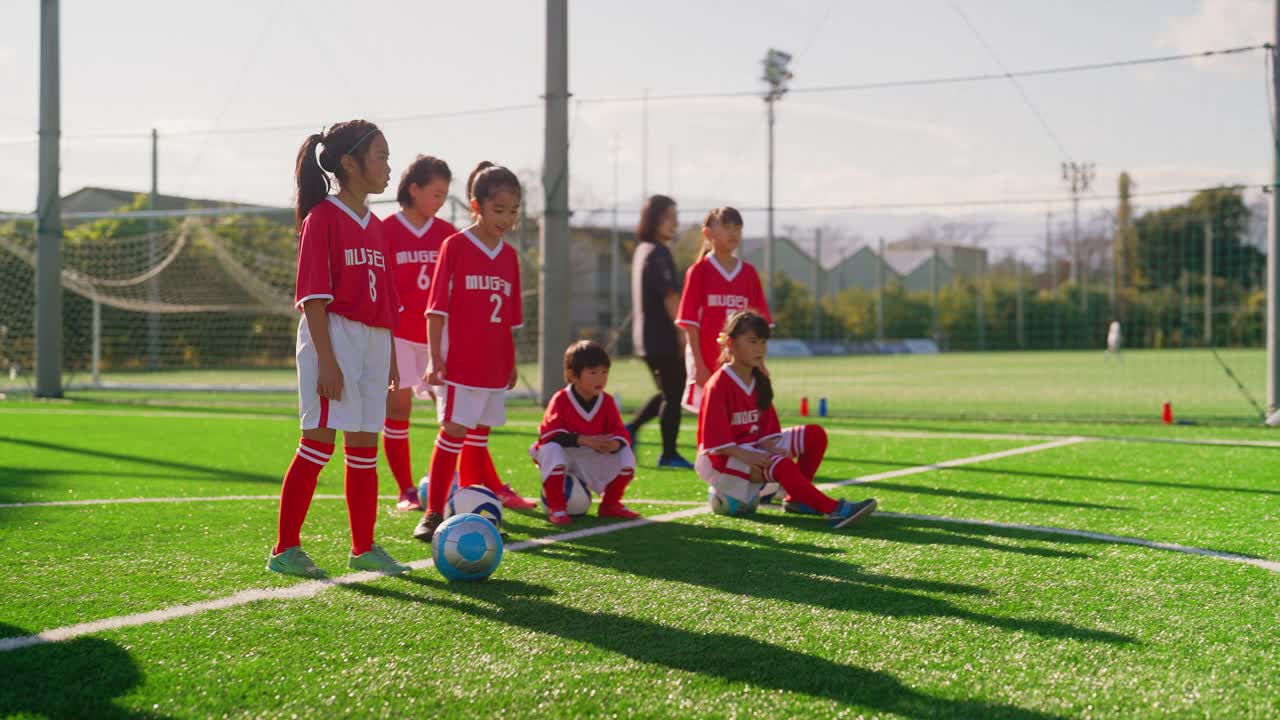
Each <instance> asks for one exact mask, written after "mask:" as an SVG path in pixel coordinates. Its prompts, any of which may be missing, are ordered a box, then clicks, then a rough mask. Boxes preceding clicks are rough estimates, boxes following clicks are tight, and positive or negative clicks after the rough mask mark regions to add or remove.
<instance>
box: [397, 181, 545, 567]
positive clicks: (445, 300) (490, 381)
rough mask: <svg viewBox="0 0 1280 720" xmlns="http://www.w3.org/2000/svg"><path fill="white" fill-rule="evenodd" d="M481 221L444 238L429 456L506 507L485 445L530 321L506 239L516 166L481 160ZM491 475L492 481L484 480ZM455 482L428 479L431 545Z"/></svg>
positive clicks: (474, 200) (433, 342)
mask: <svg viewBox="0 0 1280 720" xmlns="http://www.w3.org/2000/svg"><path fill="white" fill-rule="evenodd" d="M467 192H468V195H469V196H470V201H471V211H472V214H473V215H474V217H475V222H474V223H473V224H472V225H471V226H470V227H468V228H466V229H465V230H463V231H462V232H460V233H458V234H456V235H454V236H452V237H450V238H449V239H447V240H445V241H444V245H443V246H441V248H440V259H439V262H438V263H437V265H436V270H435V274H434V275H433V276H432V278H431V295H430V298H429V300H428V301H427V336H428V343H429V345H430V353H431V359H430V363H429V365H428V371H427V383H428V384H430V385H433V386H437V387H438V388H439V389H438V390H437V391H436V417H437V418H438V419H439V420H440V434H439V435H438V436H437V437H436V445H435V450H434V451H433V452H432V453H431V473H430V475H431V477H433V478H451V477H453V472H454V468H455V467H458V461H459V457H458V456H459V455H461V456H462V458H461V460H462V462H461V467H460V468H459V470H460V474H461V476H462V478H461V484H462V485H475V484H485V485H486V486H489V487H490V489H492V486H493V485H498V486H499V487H501V488H503V490H504V493H505V495H506V497H503V501H504V502H503V504H504V505H506V506H507V507H512V505H511V504H510V502H508V500H509V499H510V498H511V496H515V497H516V498H518V499H519V500H520V501H521V502H522V506H523V508H524V509H528V508H530V507H533V503H530V502H528V501H525V500H524V499H523V498H520V497H519V496H518V495H516V494H515V492H514V491H512V490H511V489H510V488H509V487H506V486H503V485H501V483H500V481H498V479H497V472H496V471H494V470H493V459H492V458H491V457H489V450H488V447H487V443H488V436H489V429H490V428H493V427H498V426H501V425H504V424H506V421H507V414H506V394H507V390H509V389H510V388H513V387H515V384H516V352H515V342H514V340H513V338H512V331H513V330H515V329H517V328H519V327H520V326H521V325H523V324H524V313H523V307H522V305H521V297H520V292H521V291H520V259H519V258H518V257H517V255H516V251H515V248H512V247H511V246H510V245H508V244H507V243H505V242H503V240H502V236H503V235H504V234H506V232H507V231H508V230H510V229H511V228H512V227H514V226H515V224H516V221H517V220H519V217H520V200H521V188H520V180H519V179H518V178H517V177H516V175H515V173H513V172H511V171H510V170H508V169H506V168H504V167H499V166H496V165H494V164H493V163H490V162H482V163H480V165H479V166H477V167H476V169H475V171H473V172H472V174H471V178H470V179H469V180H468V182H467ZM486 481H487V482H486ZM449 485H450V483H448V482H432V483H430V485H428V495H427V510H426V512H425V513H423V516H422V521H421V522H419V523H418V526H417V527H416V528H414V531H413V536H414V537H415V538H417V539H419V540H421V541H423V542H431V537H432V535H434V534H435V531H436V528H437V527H438V526H439V525H440V523H441V522H442V521H443V519H444V515H443V511H444V505H445V502H446V500H447V499H448V492H449Z"/></svg>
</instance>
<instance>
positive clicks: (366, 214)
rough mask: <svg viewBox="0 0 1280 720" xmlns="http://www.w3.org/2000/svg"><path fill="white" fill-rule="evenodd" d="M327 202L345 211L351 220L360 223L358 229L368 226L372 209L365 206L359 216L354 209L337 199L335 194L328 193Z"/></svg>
mask: <svg viewBox="0 0 1280 720" xmlns="http://www.w3.org/2000/svg"><path fill="white" fill-rule="evenodd" d="M329 202H331V203H333V204H334V205H337V206H338V207H339V208H341V210H342V212H344V213H346V214H347V215H348V216H349V217H350V218H351V219H352V220H355V221H356V222H358V223H360V229H362V230H364V229H367V228H368V227H369V218H371V217H373V211H372V210H369V209H368V208H365V211H364V217H360V216H359V215H357V214H356V211H355V210H352V209H351V208H349V207H347V204H346V203H344V202H342V201H341V200H339V199H338V196H337V195H330V196H329Z"/></svg>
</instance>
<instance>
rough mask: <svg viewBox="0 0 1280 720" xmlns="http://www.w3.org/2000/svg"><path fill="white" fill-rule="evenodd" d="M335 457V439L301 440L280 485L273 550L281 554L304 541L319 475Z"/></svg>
mask: <svg viewBox="0 0 1280 720" xmlns="http://www.w3.org/2000/svg"><path fill="white" fill-rule="evenodd" d="M331 457H333V443H322V442H318V441H316V440H308V439H306V438H302V440H301V441H300V442H299V443H298V451H297V453H296V454H295V455H294V456H293V462H291V463H289V470H288V472H286V473H285V474H284V484H283V485H282V486H281V487H280V518H279V520H278V521H277V523H276V546H275V547H274V548H272V550H271V552H273V553H276V554H279V553H281V552H283V551H285V550H288V549H289V548H291V547H293V546H294V545H301V544H302V540H301V539H300V535H301V533H302V523H304V522H306V519H307V510H308V509H309V508H310V507H311V496H312V495H315V492H316V479H317V477H319V475H320V471H321V470H323V469H324V466H325V464H326V463H328V462H329V458H331Z"/></svg>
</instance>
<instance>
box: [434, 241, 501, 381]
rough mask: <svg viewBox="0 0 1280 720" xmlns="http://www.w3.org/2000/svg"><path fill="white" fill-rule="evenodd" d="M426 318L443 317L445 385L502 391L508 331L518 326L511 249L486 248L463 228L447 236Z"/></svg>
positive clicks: (442, 350)
mask: <svg viewBox="0 0 1280 720" xmlns="http://www.w3.org/2000/svg"><path fill="white" fill-rule="evenodd" d="M427 314H429V315H430V314H436V315H443V316H444V318H445V323H444V340H443V345H444V347H442V348H441V353H442V354H443V355H444V356H445V382H447V383H449V384H450V385H458V386H461V387H471V388H481V389H496V388H505V387H506V386H507V382H508V381H509V380H510V379H511V370H512V367H513V364H512V363H514V362H515V343H514V341H513V340H512V338H511V331H512V330H514V329H516V328H518V327H520V326H521V325H523V324H524V311H523V308H522V307H521V302H520V259H519V258H518V257H516V251H515V248H513V247H511V246H510V245H508V244H507V243H505V242H499V243H498V246H497V247H496V248H494V249H492V250H490V249H489V248H487V247H485V245H484V243H482V242H480V240H479V238H477V237H476V236H475V235H472V234H471V232H470V231H467V230H463V231H462V232H460V233H458V234H456V235H453V236H451V237H449V238H448V239H447V240H445V241H444V244H443V245H441V246H440V258H439V262H438V263H437V264H436V271H435V274H434V275H433V276H432V277H431V297H430V299H429V300H428V301H427Z"/></svg>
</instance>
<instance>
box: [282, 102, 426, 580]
mask: <svg viewBox="0 0 1280 720" xmlns="http://www.w3.org/2000/svg"><path fill="white" fill-rule="evenodd" d="M317 149H319V151H320V152H319V156H318V157H317V154H316V151H317ZM388 157H389V151H388V149H387V140H386V138H385V137H383V135H382V132H381V131H380V130H378V127H377V126H376V125H374V124H373V123H371V122H368V121H365V120H352V121H349V122H345V123H340V124H338V125H334V126H332V127H331V128H329V131H328V132H326V133H323V134H321V133H316V134H314V135H311V136H310V137H308V138H307V139H306V142H304V143H302V148H301V149H299V150H298V161H297V169H296V175H297V183H298V207H297V222H298V278H297V290H296V294H295V296H294V300H295V304H296V305H297V307H298V309H299V310H301V311H302V321H301V322H300V323H299V325H298V345H297V359H298V409H299V414H300V415H301V416H302V440H301V442H300V443H299V444H298V450H297V453H296V454H295V456H294V458H293V462H292V464H290V465H289V470H288V473H287V474H286V475H285V476H284V485H283V487H282V488H281V490H280V518H279V525H278V527H277V536H276V544H275V547H273V548H272V550H271V555H270V558H269V559H268V560H267V569H268V570H272V571H274V572H279V573H285V574H287V575H300V576H303V577H313V578H315V577H324V574H325V573H324V571H323V570H321V569H320V568H318V567H316V564H315V563H314V562H313V561H312V560H311V557H310V556H309V555H307V553H306V552H305V551H303V549H302V545H301V540H300V539H299V535H300V533H301V530H302V524H303V522H304V521H305V520H306V517H307V509H308V508H309V507H310V505H311V497H312V495H313V494H314V493H315V489H316V478H317V476H318V475H319V474H320V470H321V469H323V468H324V466H325V464H326V463H327V462H328V461H329V458H330V457H332V455H333V449H334V441H335V439H336V438H337V431H338V430H341V431H342V432H343V439H344V442H345V447H344V448H343V454H344V455H345V456H346V482H345V489H346V496H347V515H348V517H349V519H350V523H351V556H350V558H349V559H348V560H347V565H348V567H350V568H352V569H355V570H375V571H379V572H387V573H400V572H405V571H407V570H409V567H408V566H407V565H401V564H400V563H398V562H396V561H395V560H394V559H393V558H392V557H391V556H390V555H388V554H387V553H386V551H384V550H383V549H382V548H381V547H380V546H378V545H376V544H375V543H374V542H373V526H374V523H375V522H376V521H377V517H378V471H377V466H378V431H379V430H381V429H382V424H383V419H384V417H385V414H386V409H387V405H386V403H387V390H388V387H389V388H390V389H391V390H396V389H397V386H398V383H399V374H398V372H397V370H396V362H395V355H394V354H393V352H392V341H391V329H392V328H393V327H395V322H396V313H397V312H398V311H399V308H400V303H399V300H398V299H397V297H396V286H395V281H394V278H393V276H392V274H391V270H390V268H389V267H388V265H387V254H388V247H387V243H386V239H385V238H384V237H383V235H382V228H381V224H380V223H379V221H378V218H377V217H375V216H374V215H373V213H372V212H370V210H369V208H368V207H367V206H366V205H365V198H367V197H368V196H369V195H371V194H377V193H381V192H382V191H383V190H385V189H386V187H387V183H388V182H390V180H391V166H390V165H389V164H388V162H387V161H388ZM327 173H333V175H334V177H336V178H337V180H338V186H339V191H338V194H337V195H330V194H329V190H330V187H331V186H330V183H329V176H328V174H327Z"/></svg>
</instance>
